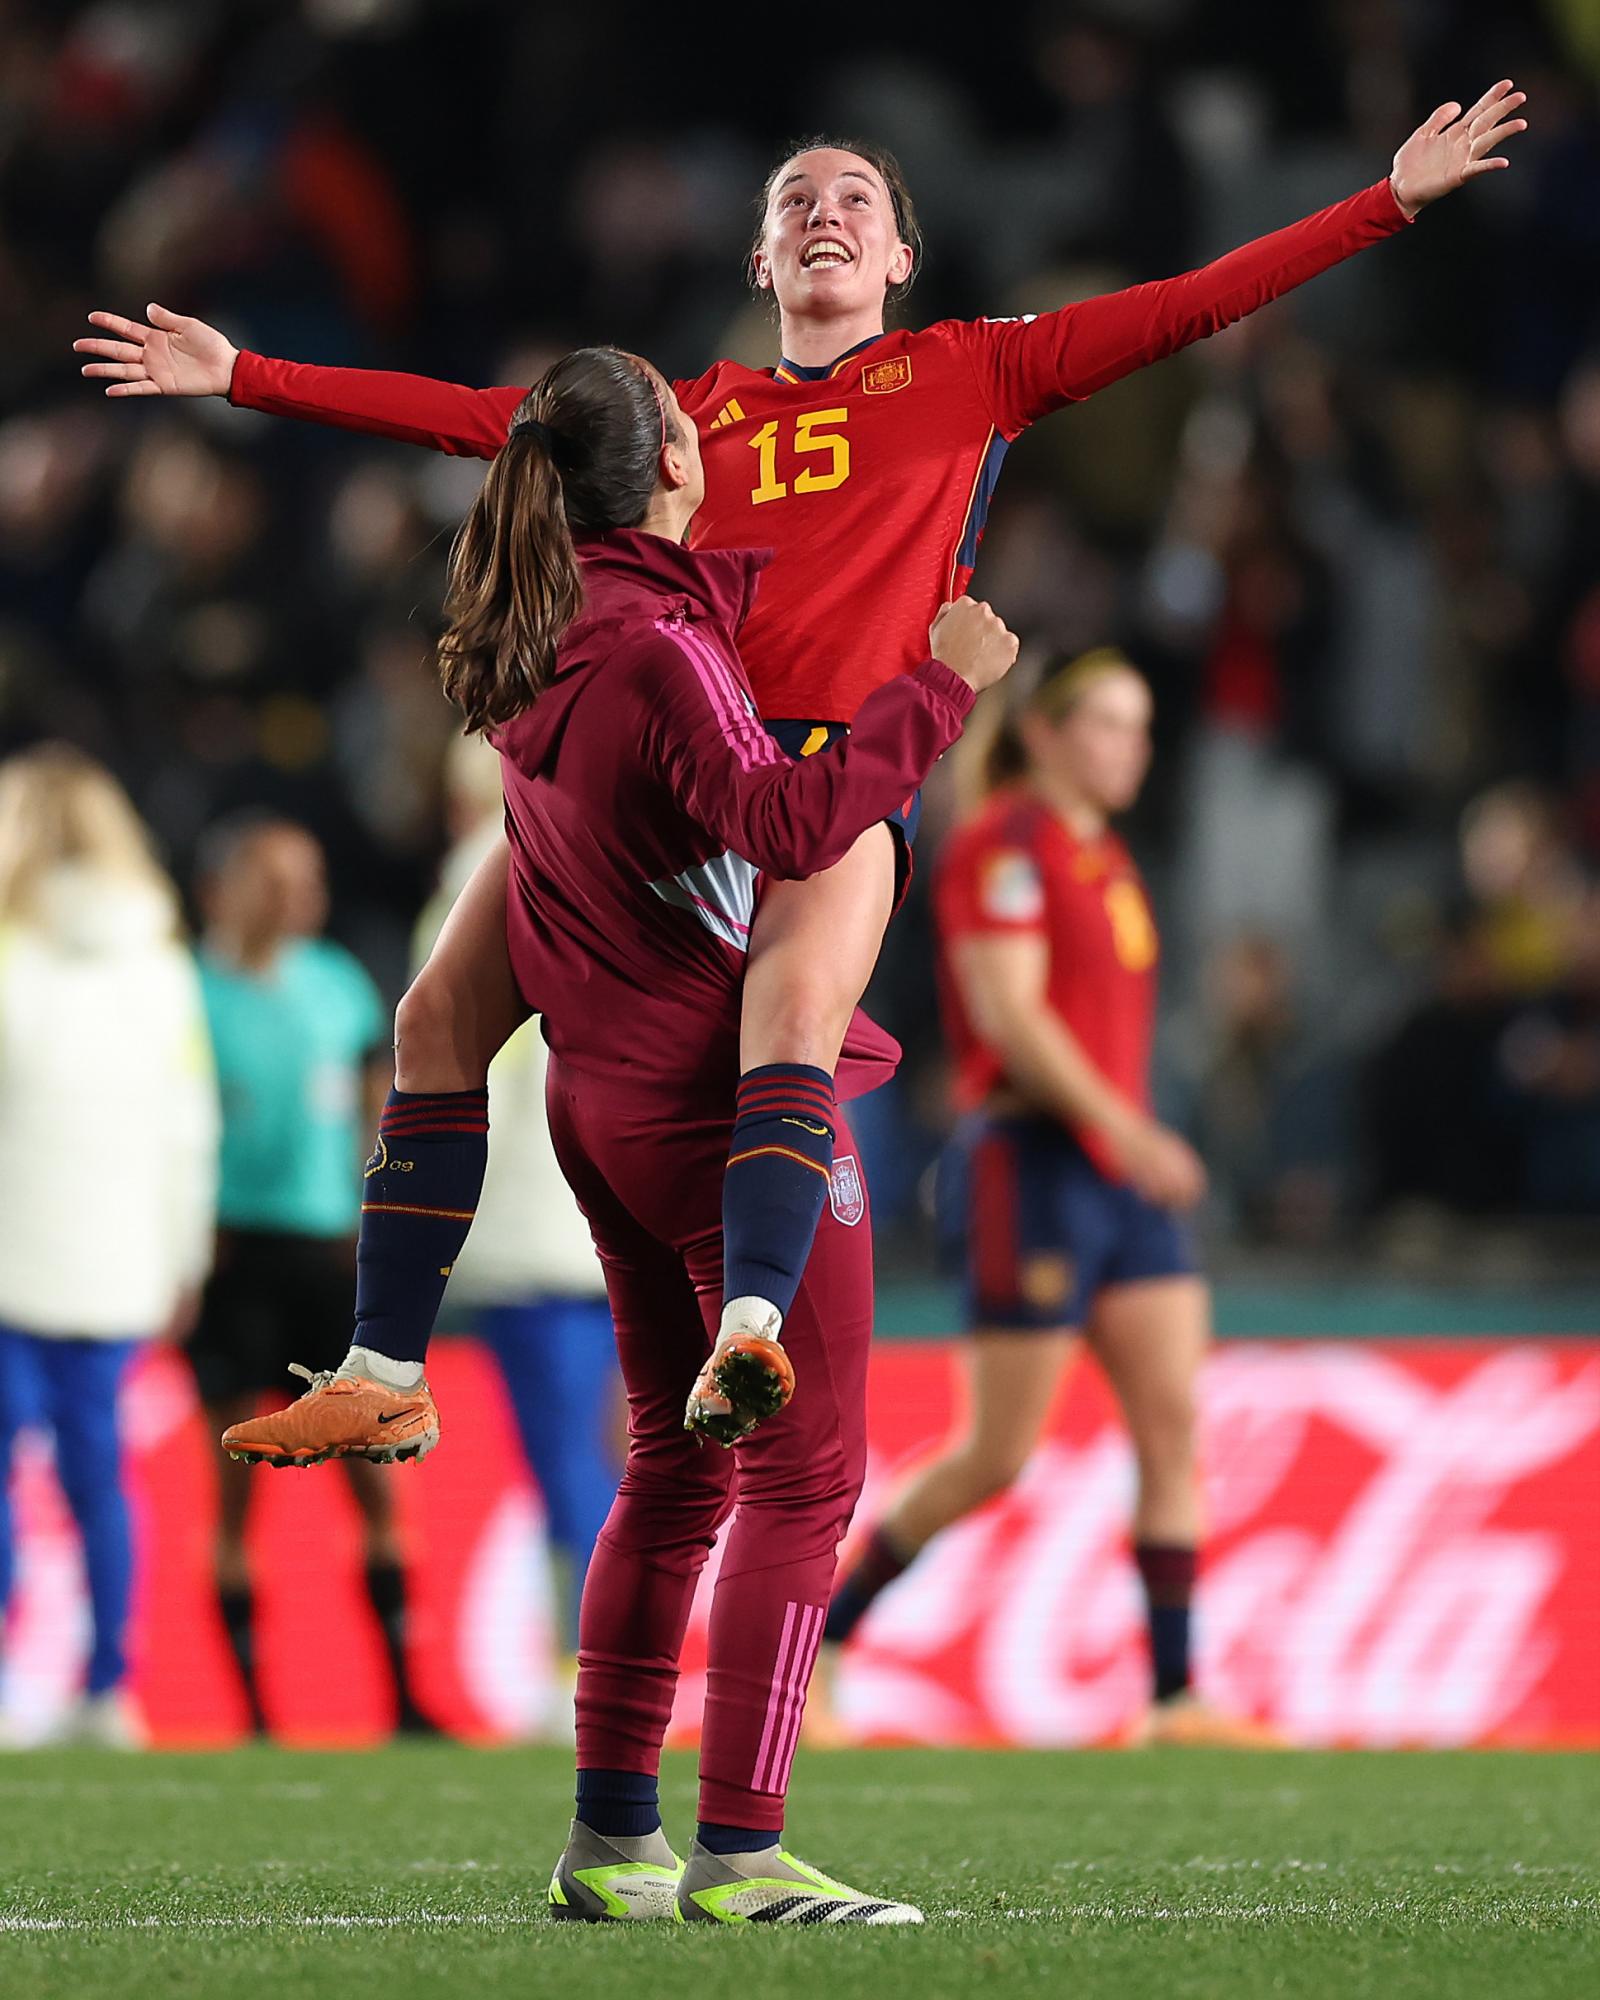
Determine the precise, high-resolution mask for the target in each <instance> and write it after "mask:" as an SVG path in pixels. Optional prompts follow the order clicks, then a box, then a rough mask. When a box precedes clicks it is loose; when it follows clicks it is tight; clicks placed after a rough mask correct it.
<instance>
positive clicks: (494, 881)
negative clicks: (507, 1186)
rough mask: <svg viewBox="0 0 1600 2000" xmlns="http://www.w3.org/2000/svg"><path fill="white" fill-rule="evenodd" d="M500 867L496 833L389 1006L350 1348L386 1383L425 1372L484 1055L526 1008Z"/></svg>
mask: <svg viewBox="0 0 1600 2000" xmlns="http://www.w3.org/2000/svg"><path fill="white" fill-rule="evenodd" d="M508 865H509V855H508V850H507V848H506V845H505V843H504V842H503V841H497V842H496V843H495V845H494V847H493V848H492V849H491V850H490V852H489V853H488V854H487V855H486V856H485V857H484V859H483V860H482V861H481V862H479V864H478V866H477V867H476V868H475V869H474V870H473V873H472V875H471V876H470V878H469V879H468V882H467V885H466V887H465V888H464V889H463V890H462V891H461V894H460V895H459V896H458V897H457V898H456V900H455V902H454V904H453V905H452V907H451V910H450V914H449V916H448V917H446V919H445V921H444V925H443V927H442V929H441V930H440V932H439V936H438V939H437V941H436V942H435V944H434V947H433V950H432V951H431V952H430V953H429V955H428V961H427V964H426V965H424V966H423V968H422V970H421V971H420V972H419V973H418V974H417V976H416V978H415V979H414V980H413V981H412V982H411V985H410V987H409V989H408V990H407V992H406V994H405V997H404V998H403V999H402V1000H401V1002H400V1005H399V1008H398V1010H397V1011H396V1014H395V1078H394V1089H393V1090H392V1091H391V1092H390V1096H389V1102H388V1104H387V1105H386V1106H385V1107H384V1112H383V1117H382V1120H381V1122H380V1124H379V1128H378V1138H377V1143H376V1145H375V1147H374V1149H373V1154H372V1159H371V1160H370V1161H369V1162H368V1166H367V1177H366V1185H365V1189H364V1192H363V1198H362V1210H361V1234H360V1238H359V1241H358V1244H357V1249H356V1272H357V1276H356V1328H355V1338H354V1344H353V1346H352V1350H351V1360H352V1361H353V1362H355V1363H356V1365H357V1371H358V1372H359V1357H361V1356H362V1355H365V1356H370V1357H374V1358H375V1361H376V1364H377V1365H376V1368H375V1369H369V1371H368V1372H372V1373H376V1375H377V1379H379V1380H380V1381H382V1382H383V1383H384V1384H385V1385H386V1386H389V1387H398V1388H410V1387H412V1386H414V1384H415V1382H416V1381H417V1380H419V1379H420V1377H421V1374H422V1362H423V1359H424V1357H425V1356H426V1353H427V1347H428V1336H429V1334H430V1333H431V1332H432V1331H433V1322H434V1319H435V1317H436V1316H437V1314H438V1310H439V1302H440V1300H441V1299H442V1298H443V1296H444V1286H445V1278H446V1275H447V1274H448V1272H449V1269H450V1266H451V1265H452V1264H453V1263H454V1262H455V1260H456V1258H457V1256H458V1255H459V1254H460V1251H461V1246H462V1244H463V1243H464V1242H465V1241H466V1238H467V1231H468V1229H469V1228H470V1227H471V1226H472V1217H473V1213H474V1211H475V1210H476V1208H477V1205H478V1196H479V1195H480V1193H481V1192H482V1189H483V1174H484V1167H485V1165H486V1163H487V1160H488V1150H489V1139H488V1131H489V1110H488V1107H489V1100H488V1076H489V1064H490V1062H491V1061H492V1059H493V1058H494V1057H495V1056H496V1055H497V1054H498V1053H499V1051H500V1050H501V1048H503V1047H504V1045H505V1044H506V1042H508V1041H509V1040H510V1038H511V1036H512V1035H513V1034H514V1033H515V1032H516V1030H517V1029H518V1028H519V1027H520V1026H521V1025H522V1023H523V1022H524V1021H525V1020H526V1019H527V1017H528V1007H527V1003H526V1001H524V999H523V998H522V995H521V993H520V992H519V991H518V990H517V982H516V978H515V975H514V974H513V972H512V970H511V961H510V958H509V957H508V955H507V951H506V874H507V868H508ZM385 1364H392V1365H385ZM347 1365H348V1364H347Z"/></svg>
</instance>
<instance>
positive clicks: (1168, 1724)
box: [1127, 1693, 1290, 1750]
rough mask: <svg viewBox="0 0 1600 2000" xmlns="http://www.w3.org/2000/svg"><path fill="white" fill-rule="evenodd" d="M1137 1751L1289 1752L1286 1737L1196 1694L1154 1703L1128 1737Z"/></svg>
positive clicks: (1130, 1745)
mask: <svg viewBox="0 0 1600 2000" xmlns="http://www.w3.org/2000/svg"><path fill="white" fill-rule="evenodd" d="M1127 1741H1128V1747H1129V1748H1130V1749H1134V1750H1143V1749H1155V1748H1159V1747H1162V1746H1170V1747H1172V1748H1175V1749H1181V1750H1287V1749H1288V1748H1289V1747H1290V1745H1289V1741H1288V1739H1287V1737H1285V1736H1283V1735H1281V1734H1280V1733H1279V1732H1278V1731H1277V1730H1276V1729H1273V1728H1271V1727H1270V1726H1269V1725H1268V1724H1267V1723H1265V1722H1252V1721H1251V1720H1250V1719H1249V1718H1248V1717H1246V1716H1241V1715H1229V1714H1228V1713H1227V1712H1226V1711H1225V1710H1223V1709H1220V1708H1213V1707H1212V1706H1211V1704H1210V1703H1209V1702H1207V1701H1204V1700H1202V1699H1201V1697H1200V1696H1199V1695H1197V1694H1192V1693H1191V1694H1179V1695H1174V1696H1173V1697H1172V1699H1171V1700H1170V1701H1158V1702H1153V1703H1152V1704H1151V1705H1150V1707H1149V1708H1147V1709H1146V1710H1145V1712H1144V1714H1143V1715H1142V1716H1141V1717H1140V1718H1139V1720H1138V1721H1137V1722H1136V1723H1135V1724H1134V1726H1133V1728H1132V1730H1131V1731H1130V1732H1129V1734H1128V1739H1127Z"/></svg>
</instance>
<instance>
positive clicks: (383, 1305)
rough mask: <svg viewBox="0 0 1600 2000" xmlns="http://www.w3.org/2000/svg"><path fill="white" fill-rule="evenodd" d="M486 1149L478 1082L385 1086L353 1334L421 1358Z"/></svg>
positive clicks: (365, 1342) (485, 1096)
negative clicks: (424, 1087)
mask: <svg viewBox="0 0 1600 2000" xmlns="http://www.w3.org/2000/svg"><path fill="white" fill-rule="evenodd" d="M488 1158H489V1093H488V1091H487V1090H439V1091H409V1090H391V1091H390V1093H389V1101H388V1103H387V1104H386V1105H385V1106H384V1107H383V1117H382V1118H381V1119H380V1121H379V1124H378V1143H377V1145H376V1146H375V1147H374V1149H373V1154H372V1158H371V1159H370V1160H368V1162H367V1177H366V1185H365V1188H364V1190H363V1193H362V1201H361V1234H360V1237H359V1239H358V1240H357V1243H356V1330H355V1344H356V1345H357V1346H358V1347H365V1348H368V1349H370V1350H371V1351H372V1352H373V1353H376V1354H385V1355H387V1356H388V1357H389V1359H390V1360H391V1361H421V1360H423V1359H424V1357H425V1356H426V1354H427V1352H428V1336H429V1335H430V1334H431V1333H432V1332H433V1322H434V1319H435V1318H436V1317H437V1315H438V1311H439V1301H440V1300H441V1299H442V1298H443V1297H444V1287H445V1280H446V1279H447V1278H448V1277H449V1275H450V1267H451V1265H452V1264H453V1263H454V1262H455V1260H456V1258H457V1257H458V1256H459V1255H460V1254H461V1246H462V1244H463V1243H465V1242H466V1240H467V1231H468V1230H469V1229H470V1228H471V1227H472V1218H473V1214H474V1212H475V1211H476V1209H477V1206H478V1196H479V1194H480V1193H481V1192H482V1190H483V1170H484V1167H485V1165H486V1164H487V1162H488Z"/></svg>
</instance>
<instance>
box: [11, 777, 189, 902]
mask: <svg viewBox="0 0 1600 2000" xmlns="http://www.w3.org/2000/svg"><path fill="white" fill-rule="evenodd" d="M67 865H74V866H77V867H80V868H85V869H92V870H94V871H95V872H96V873H98V874H102V875H108V876H115V877H120V878H121V879H122V880H123V881H125V882H127V883H129V884H130V885H132V884H138V885H139V886H141V887H143V888H145V889H146V890H151V891H154V892H155V893H156V894H157V895H159V896H160V897H161V898H163V900H164V901H165V902H166V903H167V904H168V905H169V907H170V909H171V912H172V927H173V932H174V935H176V933H177V930H178V909H179V905H178V895H177V891H176V890H175V889H174V888H173V886H172V883H171V881H170V879H169V878H168V876H167V874H166V873H165V871H164V870H163V869H162V867H161V865H160V864H159V863H158V862H157V860H156V858H155V855H154V854H153V853H152V851H151V847H150V837H149V835H148V834H147V833H146V832H145V829H144V823H143V821H142V820H141V819H140V818H139V815H138V813H137V812H135V811H134V808H133V801H132V800H131V799H130V798H129V797H128V795H127V793H126V792H125V791H124V790H123V789H122V787H121V786H120V785H119V784H118V783H117V781H116V779H115V778H113V777H112V775H111V773H110V772H109V771H108V770H106V768H105V767H104V765H102V764H97V763H96V762H95V760H94V759H93V758H92V757H89V756H86V755H85V754H84V752H83V751H81V750H76V749H74V748H73V747H72V745H71V744H68V743H44V744H40V745H39V746H38V747H37V748H36V749H33V750H24V751H22V752H20V753H19V754H18V755H17V756H15V757H8V758H7V759H6V761H5V762H4V763H3V764H0V924H14V923H26V922H28V921H30V920H31V919H33V918H34V917H36V916H37V914H38V905H39V891H40V888H41V885H42V884H43V882H44V880H45V877H46V876H47V875H49V874H50V872H51V871H52V870H53V869H56V868H60V867H63V866H67Z"/></svg>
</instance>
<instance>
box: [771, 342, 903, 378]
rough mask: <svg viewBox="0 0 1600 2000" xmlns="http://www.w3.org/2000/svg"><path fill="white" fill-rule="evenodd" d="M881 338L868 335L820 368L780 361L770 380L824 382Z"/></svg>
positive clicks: (795, 362)
mask: <svg viewBox="0 0 1600 2000" xmlns="http://www.w3.org/2000/svg"><path fill="white" fill-rule="evenodd" d="M882 338H883V335H882V334H881V333H869V334H868V335H867V337H866V339H865V340H858V341H857V342H856V344H855V346H854V347H847V348H846V349H845V351H844V352H843V354H840V355H836V356H835V357H834V359H833V360H832V361H829V362H827V363H826V364H825V365H824V366H823V367H821V368H802V367H801V366H800V364H799V362H798V361H789V360H783V361H780V362H779V363H778V365H777V367H776V368H774V369H773V371H772V379H773V381H774V382H826V381H828V380H829V379H830V378H831V377H832V376H834V375H837V374H838V373H839V371H840V369H841V368H843V367H844V365H845V363H846V362H847V361H854V359H855V358H856V356H857V355H858V354H860V353H861V352H862V351H863V350H864V349H865V348H868V347H870V346H871V345H872V344H873V342H874V341H876V340H882Z"/></svg>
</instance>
